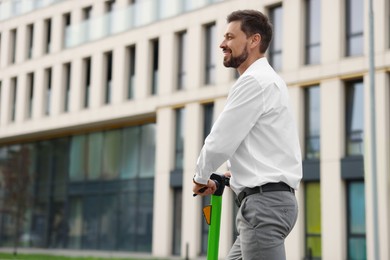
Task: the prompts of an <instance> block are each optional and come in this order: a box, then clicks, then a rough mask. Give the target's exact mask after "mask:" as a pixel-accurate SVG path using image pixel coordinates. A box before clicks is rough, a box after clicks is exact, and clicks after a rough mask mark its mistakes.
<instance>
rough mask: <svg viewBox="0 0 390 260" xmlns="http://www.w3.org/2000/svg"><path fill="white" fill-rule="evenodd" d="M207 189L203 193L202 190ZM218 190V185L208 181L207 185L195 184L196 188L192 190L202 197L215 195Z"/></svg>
mask: <svg viewBox="0 0 390 260" xmlns="http://www.w3.org/2000/svg"><path fill="white" fill-rule="evenodd" d="M204 188H206V189H205V190H204V191H203V192H201V191H202V189H204ZM216 190H217V185H216V184H215V182H214V181H213V180H208V181H207V185H203V184H199V183H194V186H193V188H192V191H193V192H194V194H197V195H201V196H207V195H210V194H214V192H215V191H216Z"/></svg>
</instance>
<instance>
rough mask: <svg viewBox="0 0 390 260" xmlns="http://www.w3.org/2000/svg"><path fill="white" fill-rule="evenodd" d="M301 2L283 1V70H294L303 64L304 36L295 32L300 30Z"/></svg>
mask: <svg viewBox="0 0 390 260" xmlns="http://www.w3.org/2000/svg"><path fill="white" fill-rule="evenodd" d="M303 3H304V2H303V1H300V0H290V1H284V2H283V10H284V11H283V32H284V33H283V39H284V41H283V47H282V48H283V49H282V50H283V54H282V70H283V71H291V70H295V69H296V68H299V67H300V65H301V64H303V61H302V59H303V55H301V54H302V53H304V52H303V51H304V48H305V44H304V43H303V40H304V39H305V38H304V35H300V34H297V32H302V25H303V24H302V19H301V18H302V17H304V15H305V13H304V10H305V9H304V6H303ZM289 39H294V40H293V41H292V40H289ZM287 54H288V55H287Z"/></svg>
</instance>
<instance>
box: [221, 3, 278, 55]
mask: <svg viewBox="0 0 390 260" xmlns="http://www.w3.org/2000/svg"><path fill="white" fill-rule="evenodd" d="M226 20H227V22H228V23H230V22H234V21H240V22H241V30H242V31H243V32H244V33H245V34H246V36H247V37H249V36H252V35H253V34H256V33H258V34H260V36H261V43H260V52H261V53H265V51H266V50H267V49H268V46H269V43H270V42H271V40H272V24H271V22H270V21H269V19H268V17H267V16H266V15H264V14H263V13H261V12H259V11H256V10H238V11H234V12H233V13H231V14H229V15H228V17H227V19H226Z"/></svg>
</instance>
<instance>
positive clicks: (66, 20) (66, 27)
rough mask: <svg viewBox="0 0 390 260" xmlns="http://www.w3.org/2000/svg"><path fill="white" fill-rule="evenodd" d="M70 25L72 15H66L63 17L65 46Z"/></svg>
mask: <svg viewBox="0 0 390 260" xmlns="http://www.w3.org/2000/svg"><path fill="white" fill-rule="evenodd" d="M70 23H71V18H70V13H67V14H64V15H63V32H62V33H63V39H64V46H65V39H66V35H67V32H69V28H70Z"/></svg>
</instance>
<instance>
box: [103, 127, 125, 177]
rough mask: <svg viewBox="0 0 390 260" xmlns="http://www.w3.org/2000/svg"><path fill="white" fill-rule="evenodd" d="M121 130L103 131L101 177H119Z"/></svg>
mask: <svg viewBox="0 0 390 260" xmlns="http://www.w3.org/2000/svg"><path fill="white" fill-rule="evenodd" d="M121 149H122V147H121V131H120V130H111V131H107V132H105V133H104V141H103V158H102V160H103V172H102V178H103V179H117V178H118V177H119V166H120V159H121V156H120V153H121Z"/></svg>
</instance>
